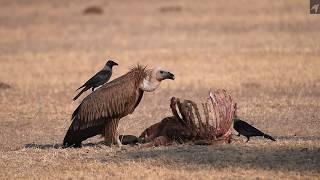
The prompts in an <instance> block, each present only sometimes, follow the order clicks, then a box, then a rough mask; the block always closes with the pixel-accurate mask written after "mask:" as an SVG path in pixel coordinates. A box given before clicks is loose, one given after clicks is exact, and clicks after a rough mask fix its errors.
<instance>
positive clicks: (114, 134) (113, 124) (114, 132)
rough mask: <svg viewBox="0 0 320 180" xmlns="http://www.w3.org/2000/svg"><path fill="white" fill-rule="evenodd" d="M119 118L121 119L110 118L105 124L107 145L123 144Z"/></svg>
mask: <svg viewBox="0 0 320 180" xmlns="http://www.w3.org/2000/svg"><path fill="white" fill-rule="evenodd" d="M119 120H120V119H112V120H108V122H107V123H106V125H105V132H104V141H105V143H106V144H107V145H112V144H117V145H118V146H119V147H121V146H122V144H121V141H120V139H119V133H118V124H119Z"/></svg>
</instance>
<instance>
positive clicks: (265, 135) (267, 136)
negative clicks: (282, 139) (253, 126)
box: [263, 134, 276, 141]
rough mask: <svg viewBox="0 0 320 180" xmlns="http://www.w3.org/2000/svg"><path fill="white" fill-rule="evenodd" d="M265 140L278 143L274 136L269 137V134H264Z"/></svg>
mask: <svg viewBox="0 0 320 180" xmlns="http://www.w3.org/2000/svg"><path fill="white" fill-rule="evenodd" d="M263 137H264V138H267V139H270V140H272V141H276V140H275V139H274V138H273V137H272V136H270V135H268V134H263Z"/></svg>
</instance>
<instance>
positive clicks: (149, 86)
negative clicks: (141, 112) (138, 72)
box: [140, 71, 160, 92]
mask: <svg viewBox="0 0 320 180" xmlns="http://www.w3.org/2000/svg"><path fill="white" fill-rule="evenodd" d="M159 85H160V81H159V80H157V79H156V75H155V74H154V73H153V72H152V71H149V72H147V76H146V77H145V78H144V79H143V81H142V82H141V84H140V89H141V90H143V91H147V92H152V91H154V90H155V89H157V88H158V87H159Z"/></svg>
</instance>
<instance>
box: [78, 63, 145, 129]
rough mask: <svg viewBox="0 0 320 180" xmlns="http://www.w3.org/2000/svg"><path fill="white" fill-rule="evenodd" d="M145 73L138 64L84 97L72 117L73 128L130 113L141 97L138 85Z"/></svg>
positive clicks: (98, 123) (82, 127) (102, 121)
mask: <svg viewBox="0 0 320 180" xmlns="http://www.w3.org/2000/svg"><path fill="white" fill-rule="evenodd" d="M145 75H146V73H145V68H143V67H141V66H138V67H136V68H133V69H131V71H129V72H128V73H127V74H125V75H123V76H121V77H119V78H117V79H115V80H113V81H111V82H110V83H107V84H104V85H103V86H102V87H101V88H99V89H97V90H96V91H94V92H93V93H91V94H90V95H89V96H87V97H86V98H84V99H83V101H82V103H81V104H80V105H79V107H78V108H77V109H76V111H75V112H74V114H73V117H72V120H73V121H76V122H75V124H74V127H73V128H74V130H77V129H78V130H79V129H85V128H88V127H92V126H97V125H102V124H105V123H106V121H108V120H111V119H114V118H122V117H124V116H126V115H128V114H130V113H132V112H133V111H134V109H135V107H136V106H137V103H138V101H140V99H141V96H142V94H141V91H140V89H139V85H140V83H141V82H142V81H143V78H144V77H145Z"/></svg>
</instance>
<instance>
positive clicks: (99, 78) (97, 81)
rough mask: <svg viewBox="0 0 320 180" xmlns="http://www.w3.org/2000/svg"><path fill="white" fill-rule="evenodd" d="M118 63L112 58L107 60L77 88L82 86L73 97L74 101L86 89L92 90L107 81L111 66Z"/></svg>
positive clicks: (110, 73)
mask: <svg viewBox="0 0 320 180" xmlns="http://www.w3.org/2000/svg"><path fill="white" fill-rule="evenodd" d="M117 65H118V64H117V63H116V62H114V61H112V60H109V61H108V62H107V63H106V65H105V66H104V67H103V69H101V70H100V71H99V72H97V73H96V74H95V75H94V76H93V77H91V78H90V79H89V80H88V81H87V82H86V83H84V84H83V85H82V86H81V87H79V88H78V89H77V90H79V89H81V88H83V87H84V88H83V89H82V90H81V91H80V93H79V94H78V95H77V96H76V97H74V98H73V100H74V101H75V100H76V99H78V97H79V96H80V95H81V94H82V93H83V92H85V91H87V90H88V89H90V88H92V91H94V88H96V87H99V86H101V85H103V84H104V83H106V82H108V81H109V79H110V77H111V75H112V67H113V66H117Z"/></svg>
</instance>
